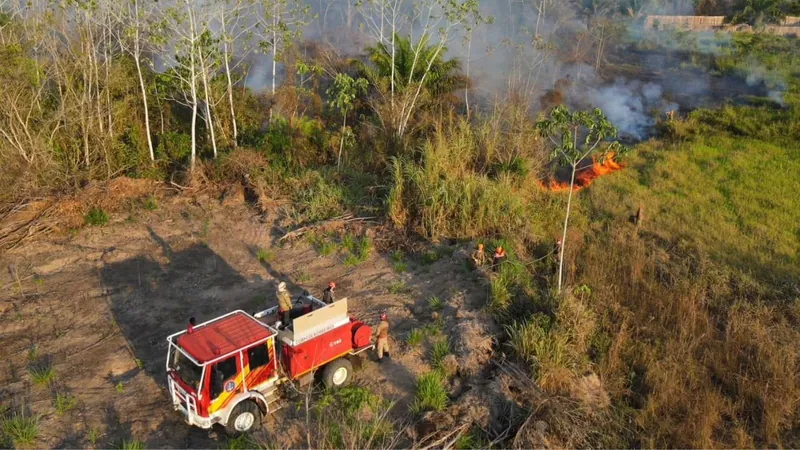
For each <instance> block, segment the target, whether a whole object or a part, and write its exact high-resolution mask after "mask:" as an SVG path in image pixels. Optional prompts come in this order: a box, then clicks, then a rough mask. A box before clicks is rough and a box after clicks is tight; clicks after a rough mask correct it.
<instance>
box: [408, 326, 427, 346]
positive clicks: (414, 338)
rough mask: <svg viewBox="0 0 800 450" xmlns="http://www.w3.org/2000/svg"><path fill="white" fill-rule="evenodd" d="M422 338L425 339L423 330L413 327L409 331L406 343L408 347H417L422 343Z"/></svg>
mask: <svg viewBox="0 0 800 450" xmlns="http://www.w3.org/2000/svg"><path fill="white" fill-rule="evenodd" d="M423 339H425V332H424V331H423V330H420V329H419V328H414V329H413V330H411V331H409V333H408V337H407V338H406V344H408V346H409V347H417V346H419V345H420V344H421V343H422V340H423Z"/></svg>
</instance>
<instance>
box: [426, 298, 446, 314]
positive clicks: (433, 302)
mask: <svg viewBox="0 0 800 450" xmlns="http://www.w3.org/2000/svg"><path fill="white" fill-rule="evenodd" d="M428 306H429V307H430V308H431V309H432V310H434V311H441V310H442V308H444V303H443V302H442V299H440V298H439V297H437V296H435V295H434V296H433V297H431V298H429V299H428Z"/></svg>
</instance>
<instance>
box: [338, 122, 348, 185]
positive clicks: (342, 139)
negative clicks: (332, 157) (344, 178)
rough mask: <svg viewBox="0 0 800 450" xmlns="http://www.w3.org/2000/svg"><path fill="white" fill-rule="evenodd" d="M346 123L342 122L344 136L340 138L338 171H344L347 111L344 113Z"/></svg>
mask: <svg viewBox="0 0 800 450" xmlns="http://www.w3.org/2000/svg"><path fill="white" fill-rule="evenodd" d="M342 115H343V116H344V121H343V122H342V136H341V137H340V138H339V157H338V158H337V159H336V170H338V171H341V170H342V150H344V132H345V130H346V129H347V111H346V110H345V111H342Z"/></svg>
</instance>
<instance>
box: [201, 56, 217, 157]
mask: <svg viewBox="0 0 800 450" xmlns="http://www.w3.org/2000/svg"><path fill="white" fill-rule="evenodd" d="M198 56H200V71H201V81H202V82H203V97H204V99H205V103H206V108H205V109H206V125H207V126H208V131H209V133H211V148H212V149H213V150H214V158H215V159H216V157H217V136H216V134H215V133H214V122H213V121H212V120H211V98H210V97H209V95H208V67H206V60H205V57H204V56H203V55H202V54H201V55H198Z"/></svg>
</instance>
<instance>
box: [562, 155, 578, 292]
mask: <svg viewBox="0 0 800 450" xmlns="http://www.w3.org/2000/svg"><path fill="white" fill-rule="evenodd" d="M577 167H578V164H577V163H575V164H573V165H572V175H571V176H570V179H569V194H567V213H566V214H565V215H564V232H563V233H562V234H561V251H560V252H559V255H558V256H559V257H558V292H559V293H561V285H562V280H563V273H564V253H565V249H566V247H567V225H568V224H569V212H570V210H571V209H572V189H573V188H574V187H575V170H576V169H577Z"/></svg>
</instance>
